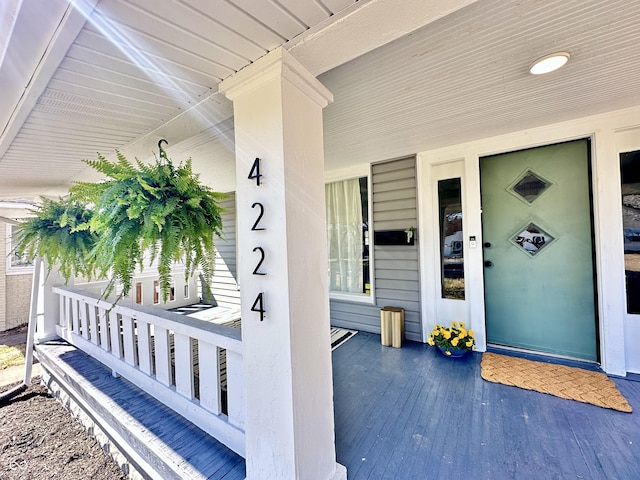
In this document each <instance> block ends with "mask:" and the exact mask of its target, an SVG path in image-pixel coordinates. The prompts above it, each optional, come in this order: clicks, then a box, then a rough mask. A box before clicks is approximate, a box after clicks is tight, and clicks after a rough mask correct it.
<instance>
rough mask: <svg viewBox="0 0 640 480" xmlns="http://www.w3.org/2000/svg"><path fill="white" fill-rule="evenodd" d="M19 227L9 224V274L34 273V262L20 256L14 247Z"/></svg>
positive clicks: (7, 241) (24, 256)
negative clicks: (14, 236)
mask: <svg viewBox="0 0 640 480" xmlns="http://www.w3.org/2000/svg"><path fill="white" fill-rule="evenodd" d="M18 226H19V225H13V224H7V240H6V243H7V274H8V275H12V274H13V275H20V274H26V273H33V262H32V261H31V260H29V259H28V258H27V257H26V255H19V254H18V252H17V251H16V249H15V248H14V246H13V241H12V237H13V234H14V233H15V231H16V230H17V228H18Z"/></svg>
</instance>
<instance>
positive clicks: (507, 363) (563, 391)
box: [481, 353, 632, 413]
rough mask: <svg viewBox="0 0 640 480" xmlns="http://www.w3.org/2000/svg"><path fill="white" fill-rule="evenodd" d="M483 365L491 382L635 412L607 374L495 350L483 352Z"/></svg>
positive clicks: (484, 375)
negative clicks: (517, 356) (507, 354)
mask: <svg viewBox="0 0 640 480" xmlns="http://www.w3.org/2000/svg"><path fill="white" fill-rule="evenodd" d="M481 366H482V368H481V375H482V378H484V379H485V380H487V381H489V382H494V383H502V384H504V385H512V386H515V387H520V388H524V389H526V390H534V391H536V392H541V393H548V394H549V395H554V396H556V397H560V398H566V399H569V400H576V401H578V402H583V403H590V404H592V405H597V406H599V407H604V408H611V409H613V410H619V411H621V412H629V413H630V412H631V411H632V409H631V406H630V405H629V402H627V399H626V398H624V397H623V396H622V394H621V393H620V391H619V390H618V389H617V388H616V386H615V384H614V383H613V382H612V381H611V380H610V379H609V378H608V377H607V376H606V375H605V374H604V373H600V372H590V371H588V370H583V369H581V368H573V367H566V366H564V365H554V364H550V363H543V362H534V361H532V360H525V359H522V358H515V357H508V356H506V355H498V354H495V353H484V354H483V355H482V364H481Z"/></svg>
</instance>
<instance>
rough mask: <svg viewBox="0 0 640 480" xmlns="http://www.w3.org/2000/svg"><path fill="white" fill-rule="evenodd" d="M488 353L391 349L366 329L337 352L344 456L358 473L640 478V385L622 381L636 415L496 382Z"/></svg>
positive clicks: (353, 477) (451, 478)
mask: <svg viewBox="0 0 640 480" xmlns="http://www.w3.org/2000/svg"><path fill="white" fill-rule="evenodd" d="M480 360H481V354H479V353H476V354H472V355H469V356H467V357H466V358H463V359H460V360H454V359H449V358H445V357H443V356H441V355H440V354H439V353H437V352H436V351H435V350H434V349H428V348H426V346H425V345H422V344H417V343H412V342H408V343H407V344H406V345H405V346H404V347H403V348H402V349H393V348H389V347H382V346H381V345H380V337H379V336H378V335H373V334H368V333H363V332H360V333H359V334H358V335H356V336H355V337H354V338H353V339H351V340H349V342H347V343H346V344H345V345H344V346H342V347H341V348H339V349H337V350H336V351H335V352H334V353H333V369H334V396H335V418H336V450H337V457H338V462H340V463H342V464H343V465H345V466H346V467H347V471H348V476H349V479H350V480H358V479H363V480H364V479H376V480H377V479H397V480H401V479H413V480H420V479H429V480H431V479H434V480H437V479H446V480H455V479H467V478H474V479H487V480H489V479H491V480H495V479H498V480H499V479H518V480H519V479H541V478H544V479H579V478H583V479H597V480H608V479H611V480H637V479H638V478H640V383H638V382H632V381H629V380H623V379H614V381H615V383H616V384H617V385H618V387H619V388H620V391H621V392H622V393H623V394H624V395H625V396H626V397H627V399H628V400H629V403H630V404H631V405H632V407H633V408H634V410H635V413H633V414H628V413H621V412H617V411H613V410H607V409H603V408H599V407H595V406H592V405H586V404H582V403H579V402H573V401H569V400H563V399H559V398H555V397H552V396H549V395H544V394H540V393H537V392H531V391H526V390H522V389H518V388H515V387H508V386H505V385H499V384H493V383H489V382H486V381H484V380H482V379H481V377H480Z"/></svg>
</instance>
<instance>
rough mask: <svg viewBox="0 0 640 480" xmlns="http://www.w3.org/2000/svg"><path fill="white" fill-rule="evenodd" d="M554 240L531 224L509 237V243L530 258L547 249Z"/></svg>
mask: <svg viewBox="0 0 640 480" xmlns="http://www.w3.org/2000/svg"><path fill="white" fill-rule="evenodd" d="M554 240H555V238H554V237H553V236H552V235H550V234H548V233H547V232H545V231H544V230H543V229H542V228H540V227H539V226H537V225H536V224H535V223H533V222H531V223H529V225H528V226H527V227H526V228H523V229H522V230H520V231H519V232H518V233H516V234H515V235H514V236H513V237H511V242H513V243H514V244H515V245H516V246H517V247H518V248H520V249H521V250H522V251H523V252H525V253H527V254H529V255H531V256H532V257H533V256H535V255H537V254H538V253H540V251H541V250H542V249H543V248H546V247H548V246H549V244H550V243H551V242H553V241H554Z"/></svg>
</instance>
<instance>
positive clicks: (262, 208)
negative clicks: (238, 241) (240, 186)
mask: <svg viewBox="0 0 640 480" xmlns="http://www.w3.org/2000/svg"><path fill="white" fill-rule="evenodd" d="M256 207H260V213H259V214H258V218H256V221H255V223H254V224H253V227H251V230H252V231H257V230H266V228H264V227H258V224H259V223H260V220H262V216H263V215H264V206H263V205H262V204H261V203H260V202H255V203H254V204H253V205H251V208H256Z"/></svg>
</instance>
